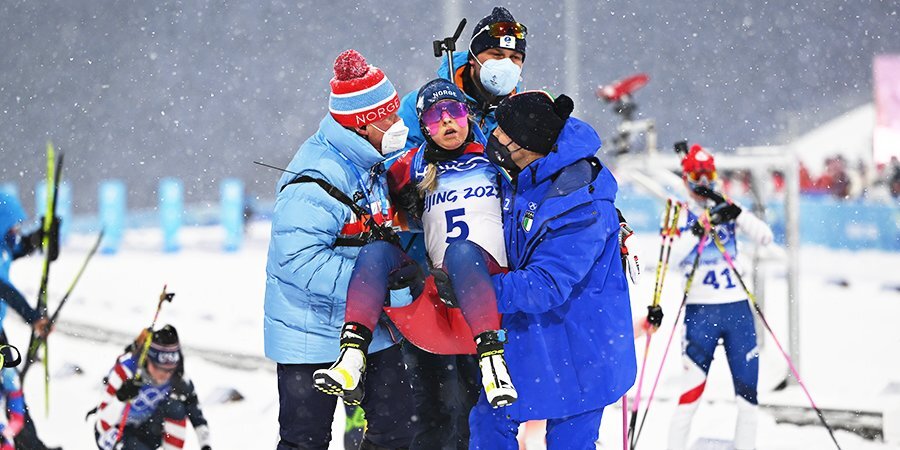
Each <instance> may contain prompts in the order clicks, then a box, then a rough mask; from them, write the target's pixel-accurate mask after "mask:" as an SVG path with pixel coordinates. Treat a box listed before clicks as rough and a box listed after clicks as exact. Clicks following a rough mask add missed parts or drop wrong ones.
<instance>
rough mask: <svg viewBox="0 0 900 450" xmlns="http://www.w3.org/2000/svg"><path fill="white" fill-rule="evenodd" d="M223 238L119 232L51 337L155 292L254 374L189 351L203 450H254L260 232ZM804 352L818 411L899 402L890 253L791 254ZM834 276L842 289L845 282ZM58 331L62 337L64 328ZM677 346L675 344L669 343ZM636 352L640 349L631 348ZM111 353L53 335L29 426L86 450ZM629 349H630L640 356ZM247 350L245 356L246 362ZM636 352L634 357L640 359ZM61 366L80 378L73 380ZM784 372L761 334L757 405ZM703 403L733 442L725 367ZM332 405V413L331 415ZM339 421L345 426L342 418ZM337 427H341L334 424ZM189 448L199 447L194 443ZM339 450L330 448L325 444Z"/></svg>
mask: <svg viewBox="0 0 900 450" xmlns="http://www.w3.org/2000/svg"><path fill="white" fill-rule="evenodd" d="M221 237H222V235H221V233H220V232H219V231H218V230H217V229H214V228H204V229H188V230H185V231H184V234H183V243H184V248H183V250H182V251H181V252H180V253H177V254H163V253H161V252H160V251H159V250H158V249H160V248H161V236H160V235H159V234H158V233H157V232H156V231H153V230H142V231H134V232H131V233H129V234H128V235H127V236H126V241H125V245H124V247H123V249H122V251H121V252H120V253H119V254H118V255H115V256H105V255H98V256H97V258H96V259H95V261H93V262H92V263H91V266H90V267H89V268H88V270H87V272H86V273H85V275H84V278H83V279H82V280H81V284H80V285H79V286H78V288H77V290H76V292H75V294H74V296H73V298H72V299H71V300H70V303H69V304H68V305H67V306H66V311H65V313H64V315H63V323H62V324H61V325H60V330H61V331H63V330H66V329H69V330H73V329H77V326H79V325H90V326H96V327H99V328H103V329H109V330H113V331H118V332H120V333H124V334H125V335H132V334H136V333H137V332H138V331H139V330H140V329H141V328H142V327H146V326H147V325H149V321H150V320H151V319H152V316H153V310H154V308H155V306H156V299H157V298H158V294H159V291H160V290H161V288H162V286H163V284H164V283H166V284H168V286H169V290H170V291H174V292H176V293H177V295H176V297H175V301H174V302H173V303H172V304H171V305H166V306H165V307H164V310H163V312H162V314H161V316H160V323H167V322H168V323H173V324H175V325H176V326H177V327H178V329H179V334H180V335H181V338H182V341H183V343H184V344H185V345H186V346H189V347H191V348H197V349H206V350H214V351H218V352H220V353H222V354H225V355H233V359H234V360H235V361H236V362H238V361H239V362H242V363H244V364H243V366H247V365H248V363H249V364H250V365H251V366H252V365H254V364H256V365H257V366H258V367H257V368H256V369H253V370H247V369H235V368H226V367H223V366H221V365H218V364H214V363H212V362H209V361H207V360H205V359H203V358H201V357H200V356H199V355H198V354H196V353H194V354H191V353H190V352H189V353H188V360H187V370H188V373H189V375H190V376H191V377H192V378H193V379H194V381H195V383H196V384H197V387H198V391H199V395H200V399H201V402H203V404H204V411H205V412H206V414H207V417H208V419H209V421H210V427H211V429H212V434H213V443H214V445H213V448H216V449H238V448H241V449H244V448H254V449H257V448H259V449H265V448H274V445H275V442H276V441H277V420H276V417H277V411H278V407H277V405H278V403H277V390H276V383H275V373H274V364H272V363H270V362H262V360H261V359H258V358H259V357H261V356H262V330H261V328H262V297H263V280H264V270H265V252H266V244H267V241H268V224H266V223H259V224H256V225H254V226H253V227H252V228H251V230H250V235H249V238H248V241H247V242H246V243H245V246H244V249H243V250H241V251H240V252H237V253H224V252H222V251H221V250H220V244H219V243H220V242H221V241H222V239H221ZM92 239H93V238H92V237H90V236H73V237H72V239H71V240H70V242H69V243H68V244H67V245H66V246H65V247H64V250H63V256H61V257H60V259H59V261H57V263H55V264H54V265H53V269H52V274H51V280H52V281H51V286H50V291H51V296H50V297H51V299H52V300H51V307H53V305H54V304H55V302H56V299H58V298H59V297H60V296H61V295H62V293H63V291H64V290H65V289H66V287H67V285H68V282H69V280H70V279H71V277H72V276H73V275H74V273H75V271H76V270H77V267H78V265H79V264H80V262H81V260H82V258H83V256H84V254H85V253H86V252H87V249H88V248H89V247H90V244H91V241H92ZM636 240H637V242H636V243H634V244H632V251H636V252H637V253H638V254H639V256H640V258H641V261H642V262H643V265H644V266H645V267H644V270H645V275H644V277H643V279H642V280H641V282H640V284H639V286H638V287H637V288H636V289H634V290H633V294H632V295H633V305H634V310H635V312H636V313H640V314H643V312H644V311H645V306H646V304H647V303H648V300H649V298H650V292H651V290H652V285H653V270H654V264H655V261H656V258H657V252H658V245H659V242H658V237H656V236H650V235H646V236H638V237H637V238H636ZM801 264H802V266H801V273H800V283H801V286H800V302H801V314H802V317H801V320H800V326H801V351H802V353H801V355H802V360H801V362H800V372H801V375H802V376H803V377H804V379H805V381H806V383H807V384H808V387H809V389H810V391H811V393H812V395H813V397H814V398H815V400H816V402H817V403H818V404H819V406H820V407H822V408H841V409H859V410H863V411H873V412H880V411H882V410H883V409H884V408H885V407H886V406H888V405H897V404H900V394H898V393H897V391H898V390H897V389H894V394H893V395H888V394H886V392H888V389H887V386H888V385H889V383H891V382H894V383H900V360H898V358H897V357H896V354H897V352H896V349H897V348H898V347H900V329H898V328H897V327H896V317H900V292H898V291H896V290H888V289H884V286H885V285H890V284H894V285H896V284H898V283H900V277H898V276H897V275H896V274H897V269H896V268H897V267H900V254H897V253H893V254H889V253H879V252H858V253H850V252H840V251H832V250H824V249H820V248H804V249H803V251H802V256H801ZM765 272H766V274H767V277H766V280H767V294H768V298H767V305H766V312H767V315H768V318H769V321H770V323H772V325H773V327H775V331H776V333H778V336H779V338H780V339H781V340H782V342H783V343H785V345H786V340H787V328H786V311H787V308H786V300H785V295H784V292H785V287H784V283H785V278H784V276H783V273H784V270H783V267H779V266H778V264H772V265H770V266H769V267H768V268H767V269H766V270H765ZM11 277H12V280H13V282H14V283H16V284H17V285H18V286H19V287H20V289H22V290H23V292H24V293H25V294H26V296H27V297H28V298H35V296H36V290H37V285H38V280H39V278H40V261H39V258H36V257H31V258H26V259H25V260H20V261H18V262H16V263H15V264H14V265H13V269H12V274H11ZM838 280H846V281H847V283H848V284H849V285H848V286H846V287H842V286H841V285H840V283H836V281H838ZM678 281H679V279H678V277H677V275H675V272H671V273H670V277H669V282H668V283H667V289H666V290H665V293H664V297H663V307H664V309H665V311H666V313H667V316H666V322H665V323H664V326H663V328H662V329H661V330H660V332H659V333H658V334H657V335H656V336H655V338H654V343H653V346H652V347H651V355H650V359H649V361H650V362H649V363H648V371H647V373H648V375H647V378H648V380H647V381H645V383H646V384H645V386H648V387H647V388H645V389H646V390H645V394H644V395H645V396H646V395H647V394H648V393H649V385H650V384H651V383H652V377H653V375H654V374H655V373H656V370H657V367H658V362H659V360H660V359H661V355H662V352H663V348H664V347H665V340H666V338H667V337H668V334H669V332H670V331H671V326H672V321H673V319H674V314H675V309H676V308H677V305H678V303H679V301H680V299H681V294H680V292H679V290H680V286H679V284H680V283H679V282H678ZM6 325H7V326H6V328H7V330H8V331H7V333H8V334H9V335H10V339H11V340H12V341H13V343H15V344H18V345H20V346H24V345H25V341H26V340H27V338H28V330H27V328H26V327H25V326H24V324H22V323H21V321H20V320H18V316H16V315H15V313H9V314H8V317H7V320H6ZM67 326H68V328H67ZM677 344H678V341H677V336H676V342H675V344H673V346H677ZM638 347H639V348H640V349H641V350H642V349H643V342H642V341H639V342H638ZM120 349H121V347H120V345H117V344H111V343H97V342H94V341H91V340H87V339H84V338H76V337H72V336H67V335H64V334H63V333H57V334H55V335H54V336H53V338H52V339H51V360H50V367H51V375H52V383H51V404H50V414H49V416H45V414H44V408H43V399H44V394H43V386H42V383H41V382H40V381H41V380H40V372H41V368H40V367H39V366H38V367H35V368H34V370H33V371H32V372H31V374H30V375H29V380H28V381H27V383H26V397H27V398H28V400H29V403H30V404H31V405H32V408H33V415H34V416H35V420H36V421H37V422H38V430H39V432H40V434H41V435H42V436H43V437H44V439H45V441H47V442H48V443H52V444H57V445H64V446H65V448H66V449H86V450H87V449H93V448H95V447H94V445H93V441H92V431H91V426H90V425H89V424H86V423H85V422H84V421H83V418H84V413H85V412H86V411H87V410H88V409H90V408H92V407H93V406H94V404H95V402H96V399H97V398H98V397H99V392H100V391H99V389H100V380H101V378H102V377H103V375H104V374H105V372H106V371H107V370H108V369H109V367H110V366H111V365H112V363H113V361H114V358H115V357H116V355H117V354H118V352H119V351H120ZM641 350H639V353H640V351H641ZM677 350H678V348H673V351H672V353H671V354H670V355H669V360H668V361H667V363H666V368H665V371H664V374H663V378H662V381H661V383H660V387H659V389H658V391H657V394H656V395H657V400H655V401H654V403H653V409H652V411H651V413H650V415H649V420H648V422H647V425H646V427H645V429H644V432H643V434H642V437H641V447H643V448H646V449H660V448H665V437H666V433H667V424H668V418H669V416H670V415H671V413H672V410H673V407H674V403H673V401H672V399H673V398H674V397H675V396H677V394H678V382H677V375H678V373H679V365H680V361H679V359H678V353H677ZM244 355H251V356H254V358H249V359H248V358H246V357H244ZM640 356H641V355H640V354H639V358H640ZM70 364H77V365H78V366H80V367H81V368H82V369H83V374H82V375H72V374H71V371H70V370H68V366H69V365H70ZM786 373H787V369H786V365H785V364H784V362H783V360H782V358H781V356H780V354H779V353H777V350H776V349H775V347H774V345H772V341H771V340H770V339H768V337H767V339H766V341H765V348H764V350H763V354H762V373H761V380H760V401H761V403H763V404H786V405H800V406H803V405H805V404H806V400H805V398H804V397H803V395H802V393H801V392H800V391H799V389H798V388H796V387H790V388H788V389H786V390H784V391H779V392H773V391H772V388H773V387H774V386H775V385H777V384H778V382H780V381H781V380H782V379H783V378H784V375H785V374H786ZM228 388H234V389H237V390H238V391H239V392H240V393H241V394H242V395H243V396H244V397H245V400H243V401H241V402H235V403H221V402H219V401H217V400H216V399H217V398H218V397H220V396H221V393H222V391H223V390H224V389H228ZM703 401H704V404H703V405H702V406H701V408H700V410H699V411H698V413H697V417H696V420H695V425H694V432H693V438H692V439H700V438H707V439H722V440H727V439H730V435H731V433H732V431H733V423H734V418H735V411H734V402H733V398H732V391H731V383H730V380H729V374H728V369H727V366H726V365H724V364H721V363H720V364H714V365H713V370H712V373H711V380H710V382H709V383H708V385H707V392H706V394H705V396H704V400H703ZM339 410H340V408H339ZM620 418H621V410H620V409H618V408H612V407H611V408H609V409H607V412H606V414H605V420H604V422H603V426H602V427H601V448H607V449H613V448H620V447H621V440H622V439H621V429H622V423H621V419H620ZM341 420H342V419H341ZM335 429H336V430H340V429H342V424H341V423H340V420H339V421H338V423H336V425H335ZM837 438H838V440H839V441H840V442H841V444H842V446H843V448H844V449H887V448H900V447H898V446H890V445H887V444H884V443H883V442H874V441H866V440H864V439H862V438H860V437H859V436H857V435H855V434H852V433H849V432H844V431H839V432H838V433H837ZM830 447H832V444H831V442H830V438H829V437H828V435H827V433H826V432H825V430H824V429H823V428H821V427H814V426H806V427H798V426H794V425H786V424H779V425H776V424H775V421H774V418H773V417H772V416H771V415H769V413H767V412H765V411H763V412H762V414H761V420H760V429H759V449H761V450H762V449H798V448H815V449H827V448H830ZM187 448H191V449H193V448H196V443H195V441H194V440H193V439H192V438H189V440H188V446H187ZM331 448H332V449H339V448H341V445H340V444H339V443H336V442H335V443H332V447H331Z"/></svg>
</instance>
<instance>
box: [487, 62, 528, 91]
mask: <svg viewBox="0 0 900 450" xmlns="http://www.w3.org/2000/svg"><path fill="white" fill-rule="evenodd" d="M475 61H476V62H478V64H479V65H480V66H481V72H480V74H479V76H478V78H480V79H481V85H482V86H484V89H485V90H487V91H488V92H490V93H491V94H493V95H496V96H501V95H507V94H509V93H510V92H512V90H513V89H515V88H516V85H517V84H519V77H520V75H522V68H521V67H519V66H518V65H516V63H514V62H512V60H511V59H509V58H503V59H489V60H487V61H485V62H484V63H481V62H480V61H478V58H475Z"/></svg>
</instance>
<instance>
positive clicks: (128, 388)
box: [116, 378, 144, 402]
mask: <svg viewBox="0 0 900 450" xmlns="http://www.w3.org/2000/svg"><path fill="white" fill-rule="evenodd" d="M143 384H144V383H143V382H142V381H141V380H135V379H134V378H129V379H127V380H125V381H123V382H122V386H121V387H119V389H117V390H116V398H117V399H119V401H120V402H127V401H129V400H132V399H134V398H135V397H137V396H138V392H140V391H141V386H142V385H143Z"/></svg>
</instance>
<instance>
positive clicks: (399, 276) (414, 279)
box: [388, 262, 425, 291]
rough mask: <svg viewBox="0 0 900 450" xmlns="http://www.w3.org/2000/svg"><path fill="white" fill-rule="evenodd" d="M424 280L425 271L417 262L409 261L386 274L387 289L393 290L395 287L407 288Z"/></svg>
mask: <svg viewBox="0 0 900 450" xmlns="http://www.w3.org/2000/svg"><path fill="white" fill-rule="evenodd" d="M424 281H425V273H424V272H423V271H422V268H421V267H419V264H417V263H415V262H411V263H410V264H407V265H405V266H402V267H400V268H399V269H397V270H395V271H393V272H391V273H390V274H388V289H390V290H392V291H395V290H397V289H404V288H408V287H410V286H412V285H414V284H416V283H419V286H421V283H423V282H424Z"/></svg>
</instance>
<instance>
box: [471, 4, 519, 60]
mask: <svg viewBox="0 0 900 450" xmlns="http://www.w3.org/2000/svg"><path fill="white" fill-rule="evenodd" d="M515 21H516V19H515V18H513V16H512V14H510V12H509V11H508V10H507V9H506V8H504V7H502V6H495V7H494V10H493V11H491V13H490V14H488V15H487V16H485V17H484V18H483V19H481V20H479V21H478V25H475V29H474V30H472V42H471V44H470V45H469V51H470V52H471V53H472V56H478V54H479V53H481V52H483V51H485V50H487V49H489V48H508V49H510V50H515V51H517V52H519V53H521V54H522V55H523V56H524V55H525V39H515V38H513V42H510V41H509V38H506V39H504V38H503V37H500V38H495V37H493V36H491V33H490V32H488V31H486V30H484V27H486V26H488V25H491V24H494V23H500V22H515ZM513 43H514V46H511V45H510V44H513Z"/></svg>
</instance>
